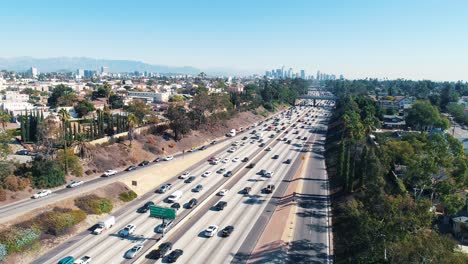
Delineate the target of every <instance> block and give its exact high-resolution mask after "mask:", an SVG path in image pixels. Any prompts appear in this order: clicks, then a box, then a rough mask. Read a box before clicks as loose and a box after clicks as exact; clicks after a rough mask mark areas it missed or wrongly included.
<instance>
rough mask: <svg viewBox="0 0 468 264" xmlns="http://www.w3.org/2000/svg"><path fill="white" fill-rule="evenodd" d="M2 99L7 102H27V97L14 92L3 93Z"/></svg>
mask: <svg viewBox="0 0 468 264" xmlns="http://www.w3.org/2000/svg"><path fill="white" fill-rule="evenodd" d="M2 99H3V101H7V102H27V101H29V95H27V94H20V93H19V92H16V91H5V95H4V96H3V98H2Z"/></svg>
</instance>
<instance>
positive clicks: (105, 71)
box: [101, 66, 109, 76]
mask: <svg viewBox="0 0 468 264" xmlns="http://www.w3.org/2000/svg"><path fill="white" fill-rule="evenodd" d="M108 74H109V68H108V67H105V66H101V76H107V75H108Z"/></svg>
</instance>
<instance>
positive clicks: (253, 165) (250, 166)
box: [247, 162, 255, 169]
mask: <svg viewBox="0 0 468 264" xmlns="http://www.w3.org/2000/svg"><path fill="white" fill-rule="evenodd" d="M254 167H255V163H254V162H252V163H250V164H249V165H248V166H247V168H248V169H252V168H254Z"/></svg>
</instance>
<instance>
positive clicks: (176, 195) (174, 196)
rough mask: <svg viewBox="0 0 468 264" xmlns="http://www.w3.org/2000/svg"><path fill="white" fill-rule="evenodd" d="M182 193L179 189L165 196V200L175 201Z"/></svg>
mask: <svg viewBox="0 0 468 264" xmlns="http://www.w3.org/2000/svg"><path fill="white" fill-rule="evenodd" d="M182 194H183V192H182V191H180V190H179V191H175V192H174V193H172V194H171V195H170V196H169V197H167V201H168V202H170V203H175V202H177V201H178V200H179V199H180V198H181V197H182Z"/></svg>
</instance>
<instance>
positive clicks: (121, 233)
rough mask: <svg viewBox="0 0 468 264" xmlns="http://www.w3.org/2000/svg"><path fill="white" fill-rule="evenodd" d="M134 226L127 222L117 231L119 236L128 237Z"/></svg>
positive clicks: (133, 230)
mask: <svg viewBox="0 0 468 264" xmlns="http://www.w3.org/2000/svg"><path fill="white" fill-rule="evenodd" d="M135 229H136V226H135V225H133V224H128V225H127V226H125V227H124V228H123V229H122V230H120V231H119V236H121V237H128V236H129V235H131V234H133V232H135Z"/></svg>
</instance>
